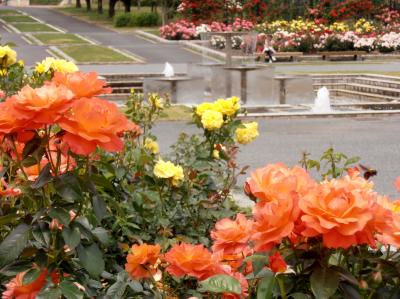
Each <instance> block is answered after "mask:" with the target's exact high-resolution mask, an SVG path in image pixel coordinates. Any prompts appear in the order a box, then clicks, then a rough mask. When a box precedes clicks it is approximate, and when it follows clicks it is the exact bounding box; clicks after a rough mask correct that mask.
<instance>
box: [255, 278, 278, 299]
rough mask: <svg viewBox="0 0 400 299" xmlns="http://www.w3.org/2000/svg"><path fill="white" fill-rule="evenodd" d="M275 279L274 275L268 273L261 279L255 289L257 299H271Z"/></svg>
mask: <svg viewBox="0 0 400 299" xmlns="http://www.w3.org/2000/svg"><path fill="white" fill-rule="evenodd" d="M275 285H276V279H275V275H274V273H272V272H271V273H269V274H268V275H267V276H265V277H264V278H263V279H261V281H260V283H259V285H258V289H257V299H272V298H273V297H272V295H273V291H274V289H275Z"/></svg>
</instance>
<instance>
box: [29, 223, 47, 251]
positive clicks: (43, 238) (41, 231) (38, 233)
mask: <svg viewBox="0 0 400 299" xmlns="http://www.w3.org/2000/svg"><path fill="white" fill-rule="evenodd" d="M32 236H33V237H34V238H35V240H36V242H38V243H39V244H40V245H41V246H42V247H45V248H47V247H48V246H50V231H49V229H48V228H47V227H45V225H44V223H41V224H40V225H37V226H35V227H34V228H33V230H32Z"/></svg>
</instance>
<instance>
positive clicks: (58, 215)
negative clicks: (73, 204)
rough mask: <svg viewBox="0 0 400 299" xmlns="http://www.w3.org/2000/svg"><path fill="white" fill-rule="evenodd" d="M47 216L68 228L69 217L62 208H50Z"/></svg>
mask: <svg viewBox="0 0 400 299" xmlns="http://www.w3.org/2000/svg"><path fill="white" fill-rule="evenodd" d="M49 216H50V217H51V218H53V219H57V220H58V221H59V222H60V223H61V224H63V225H65V226H68V225H69V222H70V216H69V213H68V211H67V210H65V209H63V208H52V209H51V210H50V212H49Z"/></svg>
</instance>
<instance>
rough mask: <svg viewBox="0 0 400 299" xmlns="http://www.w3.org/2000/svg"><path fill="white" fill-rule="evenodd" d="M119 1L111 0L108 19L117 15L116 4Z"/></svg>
mask: <svg viewBox="0 0 400 299" xmlns="http://www.w3.org/2000/svg"><path fill="white" fill-rule="evenodd" d="M116 3H117V0H110V5H109V6H108V17H110V18H112V17H114V15H115V4H116Z"/></svg>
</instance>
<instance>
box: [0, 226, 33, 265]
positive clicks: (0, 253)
mask: <svg viewBox="0 0 400 299" xmlns="http://www.w3.org/2000/svg"><path fill="white" fill-rule="evenodd" d="M30 229H31V227H30V226H28V225H26V224H25V223H21V224H20V225H18V226H17V227H16V228H15V229H14V230H13V231H12V232H11V233H10V234H9V235H8V236H7V237H6V238H5V239H4V241H3V242H2V243H1V244H0V266H4V265H6V264H8V263H9V262H12V261H14V260H15V259H17V258H18V256H19V255H20V254H21V252H22V251H23V250H24V248H25V246H26V243H27V242H28V238H29V231H30Z"/></svg>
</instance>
